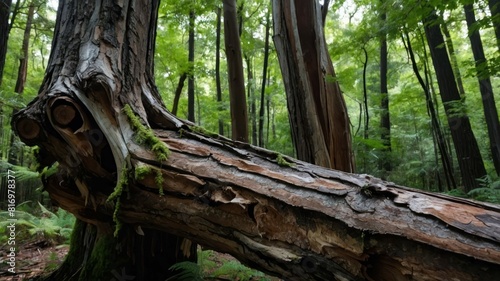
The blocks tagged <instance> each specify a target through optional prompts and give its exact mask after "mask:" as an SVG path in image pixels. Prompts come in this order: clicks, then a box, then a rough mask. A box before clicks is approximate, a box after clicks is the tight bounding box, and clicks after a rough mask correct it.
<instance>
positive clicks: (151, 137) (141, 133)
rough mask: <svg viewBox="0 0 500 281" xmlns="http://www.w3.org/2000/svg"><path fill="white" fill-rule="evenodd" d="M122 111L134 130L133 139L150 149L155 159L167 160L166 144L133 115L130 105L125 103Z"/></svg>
mask: <svg viewBox="0 0 500 281" xmlns="http://www.w3.org/2000/svg"><path fill="white" fill-rule="evenodd" d="M123 111H124V112H125V115H127V117H128V119H129V121H130V126H131V127H132V129H133V130H134V132H135V140H136V141H137V142H138V143H139V144H144V145H146V146H147V147H148V148H149V149H151V151H152V152H153V153H154V154H155V156H156V159H158V160H159V161H165V160H167V159H168V156H169V155H170V150H169V149H168V147H167V145H166V144H165V143H163V142H162V141H161V140H160V139H158V138H157V137H156V136H155V134H154V133H153V130H151V129H150V128H147V127H146V126H144V125H143V124H142V123H141V120H140V118H139V117H137V116H136V115H135V113H134V111H133V110H132V108H131V107H130V105H128V104H126V105H125V106H124V107H123Z"/></svg>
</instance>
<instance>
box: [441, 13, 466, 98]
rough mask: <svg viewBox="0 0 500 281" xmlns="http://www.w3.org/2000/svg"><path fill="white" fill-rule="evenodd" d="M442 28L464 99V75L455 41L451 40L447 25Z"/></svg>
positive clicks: (459, 89)
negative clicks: (454, 44) (459, 63)
mask: <svg viewBox="0 0 500 281" xmlns="http://www.w3.org/2000/svg"><path fill="white" fill-rule="evenodd" d="M441 27H442V30H443V34H444V37H445V41H446V47H447V48H448V53H449V55H450V59H451V65H452V68H453V73H454V74H455V77H456V79H457V86H458V92H459V93H460V96H461V97H463V96H465V89H464V83H463V82H462V74H461V73H460V67H459V66H458V59H457V54H456V52H455V47H454V46H453V41H452V40H451V34H450V31H449V30H448V25H447V24H446V23H443V24H442V25H441Z"/></svg>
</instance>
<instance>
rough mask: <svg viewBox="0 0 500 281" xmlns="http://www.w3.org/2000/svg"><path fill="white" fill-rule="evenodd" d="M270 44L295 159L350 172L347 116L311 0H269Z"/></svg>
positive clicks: (317, 9) (349, 136)
mask: <svg viewBox="0 0 500 281" xmlns="http://www.w3.org/2000/svg"><path fill="white" fill-rule="evenodd" d="M272 3H273V21H274V44H275V47H276V51H277V54H278V59H279V62H280V67H281V73H282V76H283V78H284V84H285V89H286V92H287V104H288V112H289V116H290V125H291V126H290V127H291V131H292V140H293V142H294V146H295V148H296V150H297V155H298V158H299V159H301V160H304V161H307V162H310V163H315V164H317V165H321V166H325V167H331V168H335V169H338V170H342V171H348V172H352V171H354V161H353V155H352V148H351V133H350V124H349V117H348V115H347V110H346V106H345V102H344V98H343V96H342V92H341V91H340V87H339V85H338V83H337V82H336V81H334V79H335V72H334V70H333V65H332V62H331V60H330V56H329V54H328V50H327V47H326V43H325V38H324V35H323V27H322V20H321V11H320V5H319V3H318V2H317V1H300V0H294V1H283V0H274V1H273V2H272Z"/></svg>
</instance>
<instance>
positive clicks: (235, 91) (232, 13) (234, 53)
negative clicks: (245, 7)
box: [223, 0, 248, 142]
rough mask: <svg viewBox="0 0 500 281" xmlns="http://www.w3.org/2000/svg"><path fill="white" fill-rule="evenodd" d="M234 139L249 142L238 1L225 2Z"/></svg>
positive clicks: (225, 35)
mask: <svg viewBox="0 0 500 281" xmlns="http://www.w3.org/2000/svg"><path fill="white" fill-rule="evenodd" d="M223 10H224V42H225V45H226V57H227V68H228V83H229V100H230V111H231V131H232V134H231V136H232V138H233V139H234V140H237V141H241V142H248V112H247V101H246V96H245V78H244V75H243V56H242V54H241V42H240V33H239V29H238V20H237V16H236V0H223Z"/></svg>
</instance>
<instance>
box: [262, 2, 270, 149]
mask: <svg viewBox="0 0 500 281" xmlns="http://www.w3.org/2000/svg"><path fill="white" fill-rule="evenodd" d="M270 13H271V12H270V11H269V10H268V11H267V13H266V26H265V30H266V32H265V35H264V64H263V66H262V86H261V88H260V108H259V146H260V147H265V143H264V106H265V102H266V83H267V67H268V64H269V36H270V29H271V19H270ZM268 120H269V116H268ZM268 133H269V129H268Z"/></svg>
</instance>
